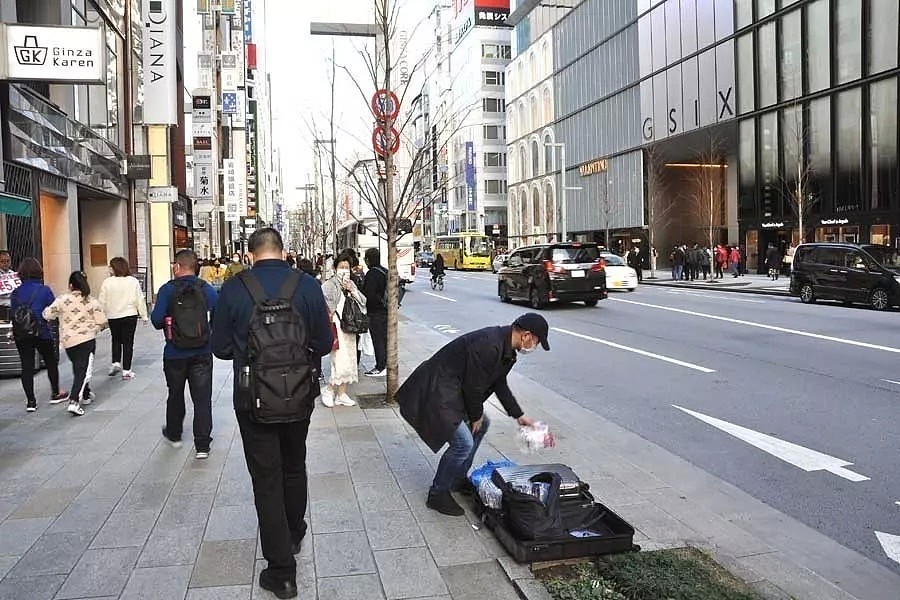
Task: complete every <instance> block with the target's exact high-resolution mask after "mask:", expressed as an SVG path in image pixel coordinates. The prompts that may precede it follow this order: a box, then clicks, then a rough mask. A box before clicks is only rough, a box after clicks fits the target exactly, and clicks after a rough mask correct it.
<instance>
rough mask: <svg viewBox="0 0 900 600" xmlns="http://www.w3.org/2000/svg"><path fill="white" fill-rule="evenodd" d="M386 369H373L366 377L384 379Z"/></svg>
mask: <svg viewBox="0 0 900 600" xmlns="http://www.w3.org/2000/svg"><path fill="white" fill-rule="evenodd" d="M385 372H386V369H381V370H380V371H379V370H378V369H372V370H371V371H367V372H366V377H384V374H385Z"/></svg>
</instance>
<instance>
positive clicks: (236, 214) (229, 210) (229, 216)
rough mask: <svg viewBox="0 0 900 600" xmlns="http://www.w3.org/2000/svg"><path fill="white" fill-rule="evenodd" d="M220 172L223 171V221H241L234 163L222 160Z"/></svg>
mask: <svg viewBox="0 0 900 600" xmlns="http://www.w3.org/2000/svg"><path fill="white" fill-rule="evenodd" d="M222 170H223V171H225V220H226V221H228V222H229V223H237V222H238V221H240V219H241V201H240V191H239V189H238V180H237V165H236V161H235V160H234V159H233V158H226V159H224V160H223V161H222Z"/></svg>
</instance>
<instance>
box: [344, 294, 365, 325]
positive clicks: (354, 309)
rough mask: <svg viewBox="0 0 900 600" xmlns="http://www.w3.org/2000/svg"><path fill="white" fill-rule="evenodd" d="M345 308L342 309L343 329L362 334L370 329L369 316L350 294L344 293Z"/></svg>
mask: <svg viewBox="0 0 900 600" xmlns="http://www.w3.org/2000/svg"><path fill="white" fill-rule="evenodd" d="M344 298H345V299H344V309H343V310H342V311H341V331H343V332H344V333H355V334H361V333H366V332H367V331H369V316H368V315H367V314H366V313H365V312H363V309H362V307H361V306H360V305H359V304H357V303H356V300H354V299H353V297H352V296H350V295H349V294H346V293H345V294H344Z"/></svg>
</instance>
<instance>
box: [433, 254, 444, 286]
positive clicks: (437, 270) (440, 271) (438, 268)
mask: <svg viewBox="0 0 900 600" xmlns="http://www.w3.org/2000/svg"><path fill="white" fill-rule="evenodd" d="M443 278H444V257H443V256H441V255H440V254H438V255H437V256H435V257H434V262H433V263H431V283H432V284H436V283H438V282H439V281H440V280H441V279H443Z"/></svg>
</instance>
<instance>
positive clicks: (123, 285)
mask: <svg viewBox="0 0 900 600" xmlns="http://www.w3.org/2000/svg"><path fill="white" fill-rule="evenodd" d="M99 301H100V306H101V307H102V308H103V312H104V313H105V314H106V318H107V319H121V318H124V317H133V316H135V315H138V316H140V317H141V319H144V320H147V303H146V301H145V300H144V294H143V292H141V284H140V283H139V282H138V280H137V279H135V278H134V277H132V276H131V275H126V276H125V277H107V278H106V279H104V280H103V284H102V285H101V286H100V297H99Z"/></svg>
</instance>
